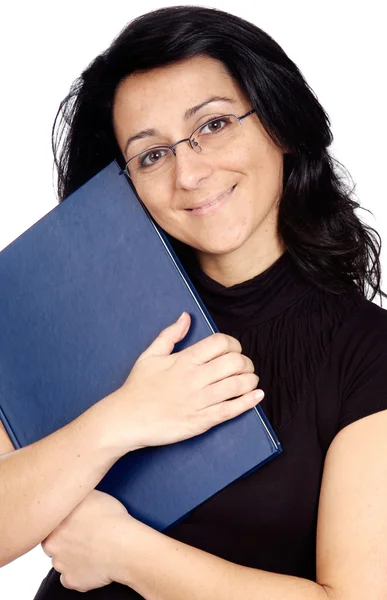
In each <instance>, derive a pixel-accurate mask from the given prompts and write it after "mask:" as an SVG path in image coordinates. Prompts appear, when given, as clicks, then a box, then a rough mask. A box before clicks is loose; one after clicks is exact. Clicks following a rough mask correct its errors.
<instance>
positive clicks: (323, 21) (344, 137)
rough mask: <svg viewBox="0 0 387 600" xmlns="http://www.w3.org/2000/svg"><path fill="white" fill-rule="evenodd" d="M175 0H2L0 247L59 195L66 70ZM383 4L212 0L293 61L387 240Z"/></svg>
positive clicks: (19, 569)
mask: <svg viewBox="0 0 387 600" xmlns="http://www.w3.org/2000/svg"><path fill="white" fill-rule="evenodd" d="M178 3H179V1H178V0H177V1H175V2H168V1H161V0H159V1H158V2H151V1H149V0H143V1H142V2H141V7H138V8H137V7H136V8H133V6H131V3H130V0H129V1H128V0H125V1H123V0H109V2H99V1H96V0H95V1H91V0H77V1H74V0H67V2H58V1H57V0H52V1H51V3H46V2H43V1H42V0H35V2H27V1H24V2H18V1H17V0H14V1H13V2H12V3H11V2H7V3H3V5H2V6H3V7H4V6H5V7H6V8H1V9H0V69H1V70H0V73H1V79H0V81H1V96H0V98H1V99H0V103H1V110H0V169H1V191H0V249H1V248H4V247H5V246H6V245H8V244H9V243H10V242H11V241H12V240H13V239H15V238H16V237H17V236H18V235H20V234H21V233H22V232H23V231H25V230H26V229H27V228H28V227H30V226H31V225H32V224H33V223H34V222H36V221H37V220H38V219H39V218H41V217H42V216H43V215H44V214H45V213H47V212H48V211H49V210H51V209H52V208H53V207H54V206H55V205H56V199H55V194H54V189H53V183H52V181H53V177H52V155H51V145H50V134H51V126H52V122H53V120H54V117H55V114H56V110H57V107H58V104H59V102H60V101H61V99H62V98H63V97H64V96H65V95H66V93H67V91H68V89H69V86H70V84H71V82H72V81H73V79H75V77H76V76H77V75H78V74H79V73H80V72H81V70H82V69H83V68H84V67H85V66H86V65H87V64H88V63H89V62H90V61H91V60H92V59H93V58H94V57H95V56H96V54H97V53H99V52H101V51H102V50H104V49H105V48H106V47H107V46H108V45H109V43H110V42H111V40H112V39H113V37H115V35H116V34H117V33H118V32H119V31H120V30H121V29H122V28H123V27H124V25H125V24H126V23H127V22H128V21H130V20H131V19H132V18H134V17H136V16H138V15H139V14H142V13H144V12H147V11H148V10H152V9H154V8H160V7H161V6H167V5H173V4H178ZM138 4H140V3H138ZM180 4H190V2H184V0H180ZM196 4H201V5H206V4H205V3H203V2H196ZM136 5H137V3H136ZM383 5H384V3H383V2H382V1H381V0H380V1H378V0H368V2H364V1H363V2H359V3H353V2H350V1H346V0H325V1H324V2H322V1H316V0H314V1H310V0H308V1H302V0H292V2H289V1H288V0H283V1H280V0H270V2H269V1H267V0H266V1H265V2H263V1H262V2H260V1H259V2H257V1H255V2H254V0H249V1H247V0H246V1H244V0H239V1H238V2H235V0H234V1H233V2H231V1H229V0H212V2H211V6H213V7H216V8H221V9H223V10H227V11H229V12H232V13H234V14H237V15H239V16H241V17H244V18H246V19H248V20H250V21H252V22H253V23H255V24H256V25H258V26H259V27H261V28H262V29H264V30H265V31H266V32H267V33H269V34H270V35H271V36H272V37H273V38H274V39H275V40H276V41H277V42H279V44H280V45H281V46H282V47H283V49H284V50H285V52H286V53H287V54H288V55H289V56H290V58H291V59H292V60H294V62H295V63H296V64H297V65H298V67H299V68H300V69H301V71H302V73H303V75H304V76H305V78H306V80H307V81H308V83H309V85H310V86H311V87H312V89H313V90H314V91H315V93H316V94H317V96H318V98H319V100H320V102H321V104H322V105H323V107H324V108H325V110H326V111H327V112H328V114H329V116H330V118H331V122H332V131H333V134H334V144H333V146H332V152H333V154H334V155H335V157H336V158H337V159H338V160H339V161H340V162H341V163H342V164H343V165H344V166H345V167H346V168H347V169H348V171H349V172H350V174H351V175H352V178H353V181H354V183H355V184H356V195H357V198H358V200H359V201H360V203H361V205H362V206H363V207H364V208H366V209H369V210H370V211H371V212H372V213H373V216H372V215H370V214H369V213H367V212H365V211H361V213H359V214H360V216H361V218H362V219H364V220H365V221H366V222H368V223H369V224H371V225H372V226H375V227H376V228H377V229H378V230H379V233H380V234H381V237H382V240H384V241H387V218H386V215H387V209H386V206H387V192H386V189H385V185H384V176H385V172H386V166H385V161H386V150H385V144H386V137H387V126H386V117H385V111H386V106H387V98H386V87H385V86H386V83H385V80H386V66H385V65H386V58H387V42H386V35H385V21H384V18H383V17H382V14H383V12H384V9H383ZM383 265H386V266H387V253H386V250H385V249H384V250H383V253H382V266H383ZM385 279H386V278H385ZM0 510H1V507H0ZM0 543H1V540H0ZM50 566H51V565H50V560H49V559H48V558H47V557H46V556H45V555H44V554H43V552H42V550H41V549H40V547H38V548H36V549H34V550H33V551H31V552H30V553H28V554H26V555H25V556H23V557H21V558H19V559H18V560H16V561H14V562H13V563H11V564H10V565H7V566H6V567H3V568H2V569H1V570H0V598H1V600H8V599H9V600H11V599H14V598H17V599H18V600H30V599H32V598H33V596H34V594H35V592H36V590H37V588H38V586H39V584H40V581H41V579H42V578H43V577H44V576H45V574H46V572H47V571H48V569H49V568H50Z"/></svg>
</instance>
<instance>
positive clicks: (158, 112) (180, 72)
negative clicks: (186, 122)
mask: <svg viewBox="0 0 387 600" xmlns="http://www.w3.org/2000/svg"><path fill="white" fill-rule="evenodd" d="M211 96H225V97H232V98H233V99H234V100H236V101H238V100H240V101H241V103H243V102H244V101H246V98H245V97H244V94H243V93H242V91H241V89H240V88H239V86H238V84H237V83H236V81H235V80H234V79H233V78H232V77H231V76H230V74H229V73H228V72H227V69H226V67H225V66H224V65H223V63H221V62H220V61H217V60H215V59H213V58H209V57H206V56H197V57H194V58H190V59H187V60H184V61H181V62H179V63H174V64H171V65H167V66H164V67H159V68H157V69H152V70H151V71H141V72H136V73H133V74H132V75H129V76H128V77H127V78H126V79H124V80H123V81H122V82H121V83H120V84H119V86H118V87H117V90H116V94H115V98H114V105H113V119H114V122H115V125H119V124H120V121H121V120H122V119H125V118H128V117H129V115H130V117H131V121H132V122H133V121H141V124H142V125H144V126H145V125H148V126H153V125H154V124H155V119H157V120H159V119H162V117H163V115H164V116H165V118H166V119H170V118H171V117H174V118H179V116H180V115H181V116H182V115H183V113H184V112H185V111H186V109H187V108H189V107H191V106H195V105H197V104H200V103H201V102H203V101H204V100H206V99H207V98H208V97H211Z"/></svg>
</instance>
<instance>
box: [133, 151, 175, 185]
mask: <svg viewBox="0 0 387 600" xmlns="http://www.w3.org/2000/svg"><path fill="white" fill-rule="evenodd" d="M173 159H174V156H173V152H172V150H171V149H170V148H165V147H163V146H160V147H158V148H150V149H149V150H146V151H145V152H142V153H141V154H138V155H137V156H134V157H133V158H131V159H130V160H129V162H128V164H127V165H126V168H127V171H128V175H129V177H130V178H131V179H132V181H144V180H146V179H151V178H152V177H153V176H154V175H159V174H160V175H161V174H162V173H165V172H166V171H168V170H169V169H171V168H172V167H173Z"/></svg>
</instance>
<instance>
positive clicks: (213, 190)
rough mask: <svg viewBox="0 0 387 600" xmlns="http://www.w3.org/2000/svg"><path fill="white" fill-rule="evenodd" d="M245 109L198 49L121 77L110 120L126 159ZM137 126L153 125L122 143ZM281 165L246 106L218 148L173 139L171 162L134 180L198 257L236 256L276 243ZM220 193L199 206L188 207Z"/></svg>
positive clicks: (244, 101) (220, 70) (221, 71)
mask: <svg viewBox="0 0 387 600" xmlns="http://www.w3.org/2000/svg"><path fill="white" fill-rule="evenodd" d="M215 97H216V98H218V99H216V100H213V101H212V99H213V98H215ZM200 105H202V107H201V108H199V109H197V107H198V106H200ZM194 107H195V110H191V112H190V113H187V111H188V110H189V109H193V108H194ZM251 109H252V106H251V103H250V101H249V100H248V98H246V96H245V95H244V94H243V93H242V91H241V90H240V88H239V87H238V85H237V84H236V82H235V81H234V80H233V79H232V77H230V75H229V74H228V73H227V72H226V69H225V67H224V66H223V64H222V63H220V62H219V61H217V60H214V59H211V58H208V57H205V56H198V57H194V58H192V59H189V60H185V61H182V62H180V63H177V64H173V65H171V66H166V67H161V68H158V69H154V70H151V71H146V72H137V73H135V74H133V75H130V76H128V77H127V78H126V79H125V80H123V81H122V82H121V83H120V84H119V86H118V88H117V90H116V95H115V100H114V107H113V125H114V130H115V133H116V137H117V141H118V144H119V146H120V148H121V151H122V152H123V154H124V156H125V160H129V158H131V157H132V156H134V155H135V154H137V153H138V152H142V151H144V150H146V149H148V148H149V147H152V146H157V145H170V144H173V143H174V142H176V141H178V140H180V139H182V138H187V137H189V135H190V134H191V133H192V132H193V130H194V129H195V128H196V127H198V126H199V125H201V124H203V123H205V122H206V121H208V120H209V119H211V118H214V117H217V116H220V115H224V114H227V113H233V114H235V115H237V116H241V115H244V114H245V113H247V112H248V111H249V110H251ZM187 115H188V116H187ZM145 130H153V131H148V134H147V135H145V136H144V137H141V139H137V140H135V141H133V142H131V143H130V144H129V145H128V147H127V141H128V139H129V138H130V137H132V136H135V135H136V134H138V133H139V132H140V131H141V132H143V131H145ZM282 169H283V152H282V151H281V150H280V149H279V148H278V147H277V146H276V145H275V144H274V143H273V142H272V141H271V139H270V138H269V136H268V135H267V134H266V132H265V130H264V129H263V127H262V125H261V124H260V121H259V119H258V117H257V116H256V114H253V115H251V116H249V117H247V118H246V119H244V120H243V121H242V126H241V127H240V128H239V129H238V135H237V137H235V138H234V139H233V140H232V142H230V143H227V144H224V146H223V147H222V148H221V149H219V150H216V151H213V152H211V153H206V154H204V153H201V154H197V153H196V152H194V151H193V150H192V148H191V147H190V145H189V144H188V143H182V144H179V145H178V146H176V158H175V164H174V167H173V168H172V169H171V170H169V171H167V172H164V173H162V174H161V175H159V174H157V175H156V176H154V177H153V178H152V179H150V180H146V181H141V182H136V181H134V184H135V186H136V190H137V193H138V195H139V196H140V198H141V200H142V201H143V202H144V204H145V206H146V207H147V209H148V210H149V212H150V214H151V215H152V217H153V218H154V219H155V221H156V222H157V223H158V224H159V225H160V226H161V227H162V228H163V229H164V230H165V231H166V232H168V233H169V234H170V235H172V236H173V237H174V238H176V239H178V240H180V241H182V242H184V243H186V244H188V245H190V246H192V247H193V248H195V249H196V250H197V252H198V255H199V259H200V257H201V258H202V259H204V260H205V258H206V257H207V258H209V257H210V256H211V255H212V256H214V258H215V255H217V256H219V257H220V255H233V254H235V253H236V254H237V255H238V256H239V258H242V256H243V254H244V252H245V251H246V252H248V253H249V254H250V256H252V255H255V256H257V253H258V254H259V253H260V254H261V255H262V253H263V254H266V255H267V254H268V253H270V250H271V247H272V246H273V247H274V246H276V247H278V237H277V214H278V204H279V199H280V197H281V193H282ZM221 196H222V197H223V198H222V201H221V202H219V203H218V204H217V205H214V206H213V207H211V209H210V210H208V211H207V212H206V211H204V212H203V213H202V214H198V213H197V212H195V211H192V210H190V209H192V208H194V207H197V206H198V205H202V204H203V203H205V204H209V203H211V202H213V201H214V200H215V199H216V198H218V197H221Z"/></svg>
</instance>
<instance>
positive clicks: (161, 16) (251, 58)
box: [53, 6, 384, 299]
mask: <svg viewBox="0 0 387 600" xmlns="http://www.w3.org/2000/svg"><path fill="white" fill-rule="evenodd" d="M197 55H206V56H209V57H212V58H214V59H217V60H219V61H221V62H222V63H223V64H224V65H225V66H226V68H227V69H228V72H229V73H230V75H231V76H232V77H233V78H234V79H235V80H236V82H237V83H238V84H239V86H240V88H241V89H242V90H243V91H244V92H245V93H246V94H247V96H248V97H249V98H250V100H251V103H252V106H253V107H254V108H255V109H256V111H257V115H258V118H259V119H260V121H261V123H262V125H263V127H264V128H265V129H266V131H267V133H268V134H269V135H270V137H271V138H272V140H273V141H274V142H275V143H276V144H277V145H278V146H279V147H280V148H282V149H283V150H284V152H285V155H284V180H283V194H282V198H281V201H280V207H279V221H278V233H279V235H280V237H281V239H282V240H283V242H284V244H285V247H286V249H287V250H288V252H289V254H290V256H291V258H292V260H293V262H294V264H296V266H297V267H298V269H299V270H300V271H301V272H302V273H303V275H304V276H305V277H306V278H307V279H309V280H312V281H313V282H314V283H315V284H317V285H318V286H320V287H322V288H325V289H328V290H330V291H332V292H336V293H340V292H342V291H345V290H347V289H349V288H354V287H356V288H357V289H358V290H359V291H360V292H361V293H362V294H363V295H364V296H366V297H370V298H371V299H373V298H374V297H375V296H376V295H377V294H379V295H380V297H382V296H384V294H383V293H382V291H381V287H380V283H381V267H380V249H381V239H380V236H379V235H378V233H377V232H376V231H375V230H374V229H372V228H371V227H369V226H368V225H366V224H364V223H363V222H362V221H361V220H360V219H359V218H358V216H357V215H356V214H355V210H356V209H357V208H359V204H358V203H357V202H356V201H355V199H354V197H353V189H354V187H353V185H350V184H349V183H348V181H347V179H348V177H347V172H346V171H345V170H344V168H343V167H342V166H341V165H340V163H338V161H336V160H335V159H334V158H333V157H332V156H331V155H330V154H329V153H328V147H329V146H330V144H331V142H332V139H333V138H332V133H331V130H330V121H329V117H328V115H327V114H326V112H325V111H324V109H323V108H322V106H321V105H320V103H319V102H318V100H317V98H316V96H315V94H314V93H313V91H312V90H311V88H310V87H309V86H308V84H307V83H306V81H305V80H304V78H303V76H302V74H301V72H300V71H299V69H298V68H297V66H296V65H295V64H294V63H293V62H292V61H291V60H290V58H289V57H288V56H287V55H286V54H285V52H284V51H283V50H282V48H281V47H280V46H279V45H278V44H277V43H276V42H275V41H274V40H273V39H272V38H271V37H270V36H269V35H268V34H266V33H265V32H264V31H262V30H261V29H259V28H258V27H256V26H255V25H253V24H251V23H249V22H247V21H244V20H243V19H241V18H239V17H236V16H234V15H231V14H228V13H226V12H223V11H219V10H215V9H209V8H203V7H196V6H175V7H170V8H163V9H160V10H156V11H152V12H150V13H147V14H145V15H143V16H141V17H139V18H136V19H134V20H133V21H132V22H130V23H129V24H128V25H127V26H126V27H125V28H124V29H123V30H122V31H121V33H120V34H119V35H118V37H117V38H116V39H115V40H114V41H113V43H112V44H111V46H110V47H109V48H108V49H107V50H106V51H105V52H103V53H102V54H100V55H99V56H97V58H96V59H95V60H94V61H93V62H92V63H91V64H90V65H89V66H88V68H87V69H86V70H85V71H84V72H83V73H82V75H81V76H80V77H79V78H78V79H77V80H76V81H75V82H74V84H73V86H72V88H71V90H70V93H69V95H68V96H67V97H66V98H65V99H64V100H63V102H62V103H61V105H60V108H59V111H58V114H57V117H56V120H55V123H54V127H53V150H54V156H55V164H56V167H57V170H58V197H59V201H62V200H64V199H65V198H66V197H67V196H68V195H69V194H71V193H72V192H73V191H75V190H76V189H77V188H78V187H80V186H81V185H82V184H83V183H85V182H86V181H87V180H88V179H90V178H91V177H92V176H93V175H95V174H96V173H97V172H98V171H100V170H101V169H102V168H103V167H105V166H106V165H107V164H109V163H110V162H111V161H112V160H113V159H114V158H116V159H117V160H118V162H119V163H120V164H122V161H123V158H122V155H121V152H120V150H119V148H118V145H117V142H116V139H115V136H114V131H113V126H112V106H113V99H114V93H115V90H116V88H117V85H118V83H119V82H120V81H121V80H122V79H123V78H125V77H126V76H127V75H129V74H130V73H133V72H134V71H139V70H149V69H153V68H156V67H160V66H164V65H167V64H171V63H174V62H178V61H181V60H184V59H187V58H191V57H193V56H197ZM178 247H180V248H182V245H181V244H180V245H179V244H177V245H176V248H178Z"/></svg>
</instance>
